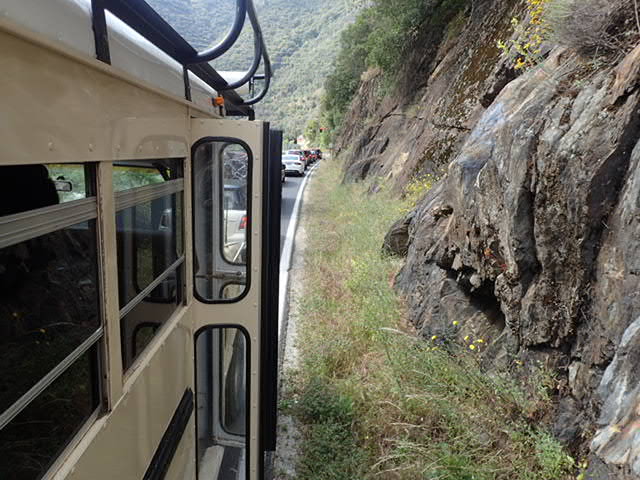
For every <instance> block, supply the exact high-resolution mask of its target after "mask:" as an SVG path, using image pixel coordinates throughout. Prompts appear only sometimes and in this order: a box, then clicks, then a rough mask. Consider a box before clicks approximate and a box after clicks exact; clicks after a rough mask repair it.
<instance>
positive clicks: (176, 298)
mask: <svg viewBox="0 0 640 480" xmlns="http://www.w3.org/2000/svg"><path fill="white" fill-rule="evenodd" d="M181 273H182V271H181V269H180V268H178V269H177V270H174V271H172V272H171V273H170V274H169V276H168V277H167V278H166V280H164V281H163V282H162V283H160V285H158V286H157V287H156V288H155V289H154V290H153V291H152V292H151V293H150V294H149V296H147V297H146V298H145V299H143V300H142V301H141V302H139V303H138V304H137V305H136V306H135V307H133V309H132V310H131V311H130V312H129V313H127V314H126V315H125V316H123V317H122V318H121V319H120V334H121V335H122V363H123V366H124V368H125V370H126V369H128V368H129V367H130V366H131V365H132V364H133V362H134V361H135V359H136V358H137V357H138V355H140V353H142V351H143V350H144V348H145V347H146V346H147V345H148V344H149V343H150V342H151V340H152V339H153V337H154V335H155V333H156V332H157V331H158V329H159V328H160V327H161V326H162V325H163V324H164V323H165V322H166V321H167V320H168V319H169V318H171V315H172V314H173V312H175V310H176V308H177V306H179V305H180V302H181V301H182V298H181V293H182V290H181V289H180V288H178V286H179V285H181V283H182V282H181V281H180V276H181Z"/></svg>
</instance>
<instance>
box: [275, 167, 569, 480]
mask: <svg viewBox="0 0 640 480" xmlns="http://www.w3.org/2000/svg"><path fill="white" fill-rule="evenodd" d="M340 170H341V169H340V165H339V164H338V163H336V162H327V163H326V164H325V165H324V166H323V168H322V169H321V170H320V171H319V173H318V175H317V176H316V177H315V179H314V182H313V184H312V187H311V188H312V189H313V190H312V199H311V202H310V203H309V206H308V207H306V208H307V209H308V210H310V215H309V216H308V220H306V223H305V225H306V229H307V238H308V244H307V249H306V254H305V259H306V263H307V265H306V268H305V272H306V273H305V275H306V278H305V282H306V283H305V289H306V292H305V300H304V302H303V306H302V315H301V320H300V322H301V324H300V327H301V328H300V331H301V333H300V337H299V340H298V343H299V348H300V353H301V358H302V362H301V367H300V370H299V371H298V372H296V373H295V374H294V375H293V380H292V382H293V389H292V393H291V396H292V399H288V400H287V399H285V402H287V403H288V405H290V410H291V411H292V412H293V413H294V414H295V415H296V416H297V417H298V419H299V421H300V422H301V424H302V426H303V432H304V443H303V445H302V448H301V450H302V457H301V459H300V462H299V465H298V475H297V478H298V479H300V480H332V479H340V480H348V479H352V480H362V479H368V478H381V479H407V480H409V479H411V480H414V479H430V480H494V479H495V480H503V479H519V480H561V479H568V478H573V477H572V476H571V473H572V471H573V470H575V468H574V466H573V463H574V462H573V459H572V458H571V457H569V456H568V455H567V454H566V453H565V452H564V451H563V449H562V448H561V446H560V445H559V444H558V443H557V442H556V441H555V440H554V439H553V438H552V437H551V436H550V435H549V434H548V433H546V432H545V430H544V429H542V428H540V425H539V424H540V421H539V419H540V418H542V417H544V416H545V415H546V414H548V411H549V408H550V400H549V397H548V395H546V393H545V387H546V386H547V384H548V383H549V381H550V380H549V379H550V378H551V377H549V378H546V379H543V380H544V381H542V380H536V382H535V383H536V385H537V388H535V389H533V392H534V393H533V394H532V392H531V391H527V392H526V393H525V391H524V390H523V389H522V388H520V387H519V386H518V385H516V383H515V382H514V381H512V380H511V379H510V378H508V377H507V376H505V375H497V374H493V375H487V374H486V373H485V372H483V370H482V369H481V368H480V365H479V363H480V362H479V353H478V351H479V350H480V349H481V347H482V346H483V345H481V344H478V345H477V348H475V349H474V350H471V349H469V348H468V345H456V344H454V343H452V342H448V343H446V344H445V343H443V341H442V339H436V340H434V341H431V342H430V341H427V340H424V339H421V338H419V337H417V336H416V334H415V333H414V332H413V330H412V329H411V327H410V326H409V325H407V324H406V322H405V320H404V312H403V308H402V302H401V301H400V299H399V298H398V297H397V295H396V294H395V292H394V291H393V288H392V282H393V278H394V276H395V274H396V272H397V271H398V268H399V267H400V261H399V260H398V259H394V258H392V257H387V256H384V255H382V254H381V245H382V240H383V237H384V234H385V232H386V231H387V229H388V228H389V226H390V225H391V224H392V223H393V221H394V220H396V219H397V218H399V217H400V216H401V215H402V214H403V212H406V211H407V210H408V209H410V208H411V206H412V204H413V203H415V202H416V201H417V199H418V197H419V195H418V193H417V192H416V191H415V190H416V189H419V188H422V193H424V190H426V189H427V188H429V186H430V182H428V181H425V180H424V179H421V180H420V181H417V182H414V185H413V187H412V188H411V189H409V191H408V192H407V193H408V194H407V195H406V197H405V200H402V201H401V200H398V199H395V198H393V197H392V195H391V193H390V192H386V191H384V190H383V191H381V192H379V193H377V194H367V189H368V185H367V184H359V185H342V184H341V183H340ZM419 185H423V187H419ZM460 320H461V321H464V319H462V318H461V319H460ZM452 328H456V327H455V326H452Z"/></svg>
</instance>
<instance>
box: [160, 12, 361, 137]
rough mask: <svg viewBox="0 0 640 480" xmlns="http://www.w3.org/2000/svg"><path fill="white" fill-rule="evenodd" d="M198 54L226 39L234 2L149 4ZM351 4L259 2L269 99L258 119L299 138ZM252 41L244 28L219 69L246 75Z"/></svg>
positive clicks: (218, 62) (260, 107)
mask: <svg viewBox="0 0 640 480" xmlns="http://www.w3.org/2000/svg"><path fill="white" fill-rule="evenodd" d="M148 3H149V4H150V5H152V6H153V7H154V8H155V9H156V10H157V11H158V12H159V13H160V14H161V15H162V16H163V17H164V18H165V19H167V21H169V23H171V24H172V25H173V27H174V28H175V29H176V30H177V31H178V32H180V33H181V34H182V35H183V36H184V37H185V38H186V39H187V40H189V41H190V42H191V43H192V45H194V47H196V48H197V49H203V48H206V47H208V46H210V45H213V44H215V43H216V42H217V41H219V40H220V39H221V38H223V37H224V35H225V34H226V31H227V30H228V28H229V26H230V25H231V23H232V21H233V13H234V5H235V1H234V0H148ZM351 3H352V2H351V1H350V0H257V1H256V2H255V4H256V9H257V11H258V17H259V19H260V25H261V27H262V31H263V34H264V37H265V41H266V43H267V48H268V50H269V54H270V57H271V62H272V65H273V71H274V78H273V82H272V86H271V90H270V92H269V95H268V96H267V97H266V99H265V100H263V101H262V102H261V103H260V104H259V105H258V106H257V108H256V110H257V114H258V118H261V119H264V120H269V121H271V122H272V124H273V125H274V126H275V127H277V128H282V129H284V130H285V132H286V135H287V138H290V137H295V136H297V135H299V134H301V133H302V132H303V130H304V127H305V126H306V124H307V122H308V120H309V118H310V117H311V116H312V115H313V114H314V113H315V112H316V110H317V108H318V106H319V104H320V95H321V92H322V85H323V82H324V78H325V77H326V75H327V74H328V73H329V71H330V69H331V64H332V62H333V59H334V58H335V55H336V53H337V49H338V44H339V39H340V35H339V34H340V32H341V31H342V30H343V29H344V27H346V26H347V25H348V24H349V23H350V22H351V21H352V20H353V17H354V8H353V7H352V6H351ZM252 42H253V40H252V35H251V31H250V28H249V27H248V24H247V27H246V28H245V30H244V32H243V34H242V35H241V37H240V39H239V40H238V43H237V44H236V45H235V46H234V47H233V48H232V50H231V51H229V52H227V54H225V55H224V56H223V57H222V58H221V59H218V60H216V61H215V62H214V66H215V68H217V69H218V70H244V69H246V68H247V67H248V66H249V65H250V63H251V60H252V55H253V46H252V45H253V43H252Z"/></svg>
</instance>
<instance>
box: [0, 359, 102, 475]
mask: <svg viewBox="0 0 640 480" xmlns="http://www.w3.org/2000/svg"><path fill="white" fill-rule="evenodd" d="M96 365H97V353H96V348H95V347H94V348H92V349H91V350H89V351H88V352H87V353H85V354H84V355H83V356H82V357H80V358H79V359H78V360H77V361H76V362H75V363H73V365H71V367H69V368H68V369H67V370H66V371H65V373H63V374H62V375H61V376H60V377H58V379H56V380H55V381H54V382H53V383H52V384H51V385H50V386H49V387H48V388H47V389H46V390H45V391H44V392H42V393H41V394H40V395H39V396H38V397H37V398H36V399H35V400H34V401H32V402H31V403H30V404H29V405H28V406H27V407H26V408H25V409H24V410H23V411H22V412H20V414H18V416H16V417H15V418H14V419H13V420H12V421H11V422H9V424H7V425H6V426H5V427H4V428H3V429H1V430H0V478H2V479H7V480H9V479H11V480H36V479H39V478H41V477H42V476H43V475H44V473H45V472H46V470H47V469H48V468H49V466H50V465H51V462H52V461H53V460H54V459H55V457H56V456H58V455H59V454H60V453H61V451H62V450H63V449H64V447H65V446H66V444H67V442H68V441H69V440H70V439H71V438H72V437H73V436H74V435H75V434H76V432H77V431H78V429H79V428H80V427H81V426H82V424H83V423H84V422H85V421H86V420H87V419H88V417H89V416H90V415H91V414H92V412H94V411H95V410H96V408H97V407H98V404H99V392H98V390H97V389H96V388H95V385H96V382H95V381H94V379H95V378H96V377H97V376H98V375H97V373H96Z"/></svg>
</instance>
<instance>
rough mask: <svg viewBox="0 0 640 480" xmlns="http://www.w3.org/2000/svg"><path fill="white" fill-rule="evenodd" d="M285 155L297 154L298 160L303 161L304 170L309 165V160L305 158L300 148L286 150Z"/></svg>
mask: <svg viewBox="0 0 640 480" xmlns="http://www.w3.org/2000/svg"><path fill="white" fill-rule="evenodd" d="M285 155H297V156H298V157H299V158H300V161H302V162H303V163H304V168H305V170H306V169H307V167H308V166H309V162H308V160H307V157H306V155H305V154H304V152H303V151H302V150H287V151H286V152H285Z"/></svg>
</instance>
